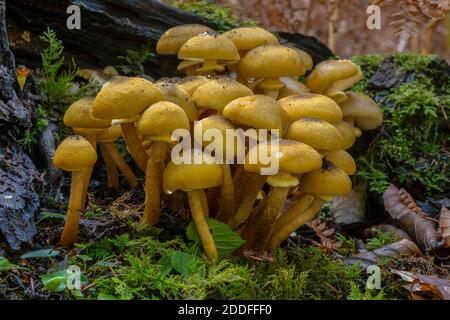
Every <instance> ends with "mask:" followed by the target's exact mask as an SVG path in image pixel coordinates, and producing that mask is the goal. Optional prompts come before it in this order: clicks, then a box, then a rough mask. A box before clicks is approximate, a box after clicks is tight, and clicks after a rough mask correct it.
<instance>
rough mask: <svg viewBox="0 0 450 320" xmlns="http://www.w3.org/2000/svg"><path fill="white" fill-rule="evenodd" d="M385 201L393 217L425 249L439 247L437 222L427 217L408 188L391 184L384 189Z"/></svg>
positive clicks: (385, 205) (385, 206)
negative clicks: (399, 187) (407, 190)
mask: <svg viewBox="0 0 450 320" xmlns="http://www.w3.org/2000/svg"><path fill="white" fill-rule="evenodd" d="M383 202H384V208H385V209H386V211H388V212H389V214H390V215H391V217H392V218H393V219H394V220H397V221H398V223H399V225H400V226H401V227H402V228H403V229H404V230H405V231H406V232H407V233H408V234H409V236H410V237H411V238H412V239H414V241H415V242H416V243H417V244H419V245H420V246H421V247H422V248H423V249H435V248H437V247H438V243H439V241H440V238H441V236H440V235H439V233H438V232H437V228H436V223H435V222H434V220H433V219H431V218H428V217H427V215H426V213H424V212H423V211H422V210H421V209H420V208H419V207H418V206H417V204H416V203H415V201H414V199H413V198H412V197H411V195H410V194H409V193H408V192H406V190H404V189H401V190H399V189H397V187H395V186H394V185H393V184H391V185H390V186H389V187H388V188H387V189H386V191H384V194H383Z"/></svg>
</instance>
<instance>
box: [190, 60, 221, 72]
mask: <svg viewBox="0 0 450 320" xmlns="http://www.w3.org/2000/svg"><path fill="white" fill-rule="evenodd" d="M224 70H225V67H224V66H222V65H220V64H217V61H216V60H205V61H204V62H203V64H202V66H201V67H200V68H197V69H196V70H195V72H196V73H197V74H199V75H214V74H215V73H216V71H217V72H222V71H224Z"/></svg>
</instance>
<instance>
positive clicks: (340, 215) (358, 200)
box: [331, 185, 366, 225]
mask: <svg viewBox="0 0 450 320" xmlns="http://www.w3.org/2000/svg"><path fill="white" fill-rule="evenodd" d="M365 209H366V190H365V186H364V185H358V186H356V187H355V188H354V189H353V190H352V191H350V192H349V193H347V194H346V195H343V196H335V197H333V200H332V201H331V213H332V214H333V218H334V222H335V223H336V224H339V225H348V224H351V223H355V222H360V221H362V220H364V216H365Z"/></svg>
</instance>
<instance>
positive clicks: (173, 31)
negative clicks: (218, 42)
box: [156, 24, 214, 54]
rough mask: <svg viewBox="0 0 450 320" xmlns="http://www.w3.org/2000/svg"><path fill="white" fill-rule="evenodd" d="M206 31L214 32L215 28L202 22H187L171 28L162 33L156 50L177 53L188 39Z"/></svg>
mask: <svg viewBox="0 0 450 320" xmlns="http://www.w3.org/2000/svg"><path fill="white" fill-rule="evenodd" d="M204 32H214V30H212V29H211V28H210V27H207V26H204V25H201V24H185V25H181V26H176V27H173V28H170V29H168V30H166V32H164V33H163V34H162V36H161V37H160V38H159V40H158V42H157V43H156V52H158V53H159V54H177V53H178V51H179V50H180V48H181V46H182V45H183V44H184V43H185V42H186V41H188V40H189V39H190V38H192V37H195V36H196V35H199V34H201V33H204Z"/></svg>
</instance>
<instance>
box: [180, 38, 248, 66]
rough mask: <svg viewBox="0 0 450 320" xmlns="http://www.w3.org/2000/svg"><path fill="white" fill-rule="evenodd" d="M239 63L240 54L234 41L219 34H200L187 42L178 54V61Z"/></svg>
mask: <svg viewBox="0 0 450 320" xmlns="http://www.w3.org/2000/svg"><path fill="white" fill-rule="evenodd" d="M199 58H200V59H204V60H220V61H238V60H239V59H240V57H239V53H238V51H237V49H236V46H235V45H234V43H233V41H231V40H230V39H228V38H227V37H225V36H223V35H219V34H207V33H204V34H199V35H197V36H195V37H192V38H191V39H189V40H188V41H186V42H185V43H184V44H183V45H182V46H181V48H180V51H179V52H178V59H185V60H190V59H199Z"/></svg>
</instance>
